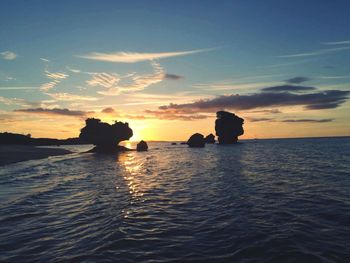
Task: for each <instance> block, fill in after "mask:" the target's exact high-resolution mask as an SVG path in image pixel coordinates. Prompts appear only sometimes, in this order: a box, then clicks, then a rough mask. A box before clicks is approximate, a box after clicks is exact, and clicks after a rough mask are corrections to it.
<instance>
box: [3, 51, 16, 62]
mask: <svg viewBox="0 0 350 263" xmlns="http://www.w3.org/2000/svg"><path fill="white" fill-rule="evenodd" d="M0 55H1V58H2V59H5V60H14V59H16V58H17V54H16V53H14V52H12V51H3V52H0Z"/></svg>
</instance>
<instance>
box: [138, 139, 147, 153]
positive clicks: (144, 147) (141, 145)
mask: <svg viewBox="0 0 350 263" xmlns="http://www.w3.org/2000/svg"><path fill="white" fill-rule="evenodd" d="M147 150H148V145H147V143H146V142H145V141H143V140H142V141H140V142H139V143H138V144H137V146H136V151H138V152H145V151H147Z"/></svg>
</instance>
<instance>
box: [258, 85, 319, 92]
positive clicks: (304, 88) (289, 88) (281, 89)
mask: <svg viewBox="0 0 350 263" xmlns="http://www.w3.org/2000/svg"><path fill="white" fill-rule="evenodd" d="M315 89H316V88H314V87H307V86H296V85H281V86H274V87H268V88H263V89H261V90H262V91H264V92H265V91H267V92H286V91H288V92H303V91H310V90H315Z"/></svg>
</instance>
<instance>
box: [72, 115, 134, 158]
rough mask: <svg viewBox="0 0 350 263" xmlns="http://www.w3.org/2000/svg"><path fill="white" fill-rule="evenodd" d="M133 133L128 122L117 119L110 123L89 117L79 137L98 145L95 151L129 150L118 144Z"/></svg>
mask: <svg viewBox="0 0 350 263" xmlns="http://www.w3.org/2000/svg"><path fill="white" fill-rule="evenodd" d="M132 135H133V132H132V129H131V128H129V124H128V123H127V122H126V123H123V122H117V121H116V122H115V123H114V124H109V123H105V122H101V120H100V119H95V118H89V119H86V120H85V127H84V128H82V129H81V130H80V135H79V138H80V139H82V140H84V141H86V142H88V143H91V144H94V145H95V146H96V147H95V148H94V149H93V150H92V151H93V152H106V153H113V152H119V151H125V150H129V149H127V148H125V147H122V146H118V144H119V143H120V142H121V141H125V140H128V139H130V138H131V137H132Z"/></svg>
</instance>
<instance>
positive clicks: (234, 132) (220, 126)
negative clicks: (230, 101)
mask: <svg viewBox="0 0 350 263" xmlns="http://www.w3.org/2000/svg"><path fill="white" fill-rule="evenodd" d="M216 118H217V119H216V121H215V131H216V135H217V136H218V141H219V143H220V144H232V143H236V142H237V141H238V136H240V135H242V134H243V133H244V130H243V123H244V119H242V118H240V117H238V116H236V115H235V114H234V113H230V112H227V111H218V112H217V113H216Z"/></svg>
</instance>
